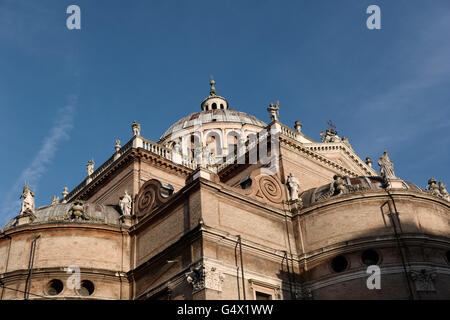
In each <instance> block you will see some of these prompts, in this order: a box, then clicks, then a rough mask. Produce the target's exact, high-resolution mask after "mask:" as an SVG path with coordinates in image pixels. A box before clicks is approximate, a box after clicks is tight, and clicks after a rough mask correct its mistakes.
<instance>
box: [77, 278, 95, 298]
mask: <svg viewBox="0 0 450 320" xmlns="http://www.w3.org/2000/svg"><path fill="white" fill-rule="evenodd" d="M78 293H79V294H80V295H82V296H85V297H86V296H90V295H91V294H93V293H94V284H93V283H92V282H91V281H89V280H83V281H81V283H80V289H78Z"/></svg>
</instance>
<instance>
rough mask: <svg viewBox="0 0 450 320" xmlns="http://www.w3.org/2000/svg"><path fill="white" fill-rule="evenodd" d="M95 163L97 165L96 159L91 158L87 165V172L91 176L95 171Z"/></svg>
mask: <svg viewBox="0 0 450 320" xmlns="http://www.w3.org/2000/svg"><path fill="white" fill-rule="evenodd" d="M94 165H95V163H94V160H89V161H88V163H87V165H86V167H87V169H86V173H87V175H88V176H90V175H91V174H93V173H94Z"/></svg>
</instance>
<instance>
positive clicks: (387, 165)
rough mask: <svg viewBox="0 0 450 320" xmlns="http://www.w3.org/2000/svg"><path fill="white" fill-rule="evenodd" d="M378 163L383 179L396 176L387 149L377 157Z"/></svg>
mask: <svg viewBox="0 0 450 320" xmlns="http://www.w3.org/2000/svg"><path fill="white" fill-rule="evenodd" d="M378 165H379V166H380V171H381V175H382V176H383V178H384V179H385V180H387V179H396V178H397V177H396V176H395V173H394V164H393V163H392V161H391V159H389V156H388V152H387V151H385V152H384V153H383V155H382V156H381V157H380V159H378Z"/></svg>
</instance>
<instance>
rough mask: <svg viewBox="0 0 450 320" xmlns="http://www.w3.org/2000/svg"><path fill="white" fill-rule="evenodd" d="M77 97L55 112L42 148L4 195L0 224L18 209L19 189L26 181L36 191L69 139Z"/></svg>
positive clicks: (12, 215)
mask: <svg viewBox="0 0 450 320" xmlns="http://www.w3.org/2000/svg"><path fill="white" fill-rule="evenodd" d="M76 100H77V97H76V96H75V95H71V96H70V97H69V101H68V103H67V104H66V105H65V106H64V107H61V108H60V109H59V110H58V111H57V115H56V117H55V120H54V124H53V127H52V129H51V130H50V131H49V133H48V135H47V137H46V138H45V139H44V141H43V143H42V147H41V148H40V150H39V151H38V153H37V154H36V156H35V157H34V159H33V161H31V163H30V164H29V166H28V167H27V168H25V169H24V170H23V171H22V173H21V174H20V175H19V177H18V178H17V180H16V182H15V183H14V184H13V186H11V188H10V192H9V193H7V194H6V196H5V197H4V199H3V201H2V205H1V207H0V223H1V224H2V225H3V223H4V222H5V220H6V219H9V218H12V217H14V216H15V215H16V214H17V213H18V211H19V208H20V200H19V199H18V195H19V194H20V192H21V187H22V186H23V184H24V182H25V181H27V182H28V183H29V184H30V186H31V188H32V189H33V188H34V189H36V188H37V186H38V184H39V179H40V178H41V177H42V175H43V174H44V173H45V171H46V170H47V167H48V165H49V164H50V163H51V161H52V159H53V158H54V156H55V153H56V151H57V150H58V147H59V145H60V144H61V142H63V141H64V140H67V139H68V138H69V132H70V130H71V129H72V127H73V118H74V113H75V105H76Z"/></svg>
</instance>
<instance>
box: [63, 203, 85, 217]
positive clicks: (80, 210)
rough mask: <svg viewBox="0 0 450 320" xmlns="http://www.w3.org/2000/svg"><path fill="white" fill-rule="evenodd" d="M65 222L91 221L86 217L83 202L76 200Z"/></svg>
mask: <svg viewBox="0 0 450 320" xmlns="http://www.w3.org/2000/svg"><path fill="white" fill-rule="evenodd" d="M64 220H90V218H89V217H87V216H85V215H84V205H83V201H81V200H75V201H74V202H73V205H72V207H71V208H70V210H69V212H67V215H65V216H64Z"/></svg>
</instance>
